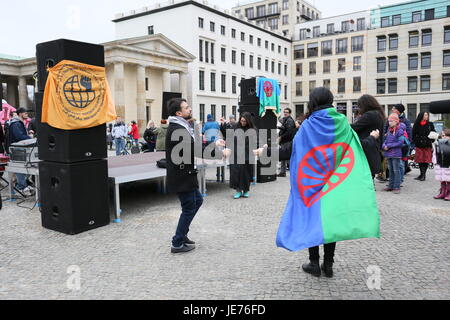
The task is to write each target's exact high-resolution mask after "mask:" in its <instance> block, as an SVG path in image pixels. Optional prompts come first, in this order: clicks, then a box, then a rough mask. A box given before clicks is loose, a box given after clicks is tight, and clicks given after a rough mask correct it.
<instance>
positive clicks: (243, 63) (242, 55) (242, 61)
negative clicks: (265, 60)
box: [241, 52, 245, 67]
mask: <svg viewBox="0 0 450 320" xmlns="http://www.w3.org/2000/svg"><path fill="white" fill-rule="evenodd" d="M241 66H243V67H245V53H243V52H242V53H241Z"/></svg>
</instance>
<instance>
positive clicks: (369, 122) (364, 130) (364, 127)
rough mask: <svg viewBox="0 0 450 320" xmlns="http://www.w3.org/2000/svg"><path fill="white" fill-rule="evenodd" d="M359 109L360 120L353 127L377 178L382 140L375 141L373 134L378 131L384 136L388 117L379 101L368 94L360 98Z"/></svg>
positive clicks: (379, 169)
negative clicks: (384, 127)
mask: <svg viewBox="0 0 450 320" xmlns="http://www.w3.org/2000/svg"><path fill="white" fill-rule="evenodd" d="M358 107H359V115H360V118H359V119H358V120H357V121H356V122H355V123H354V124H352V125H351V126H352V128H353V130H355V132H356V133H357V134H358V136H359V140H360V141H361V145H362V147H363V150H364V153H365V155H366V158H367V161H368V162H369V166H370V171H371V172H372V178H375V175H376V174H377V173H379V172H380V171H381V138H378V139H375V138H374V137H373V136H371V132H372V131H374V130H378V131H379V132H380V134H382V132H383V126H384V123H385V121H386V115H385V114H384V111H383V108H381V106H380V104H379V103H378V101H377V99H375V98H374V97H373V96H371V95H368V94H365V95H363V96H362V97H361V98H359V100H358Z"/></svg>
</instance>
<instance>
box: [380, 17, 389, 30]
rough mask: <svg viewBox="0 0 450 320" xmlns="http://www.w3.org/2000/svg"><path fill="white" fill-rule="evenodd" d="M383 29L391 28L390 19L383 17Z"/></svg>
mask: <svg viewBox="0 0 450 320" xmlns="http://www.w3.org/2000/svg"><path fill="white" fill-rule="evenodd" d="M381 27H382V28H385V27H389V17H381Z"/></svg>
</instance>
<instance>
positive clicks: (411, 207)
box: [0, 170, 450, 300]
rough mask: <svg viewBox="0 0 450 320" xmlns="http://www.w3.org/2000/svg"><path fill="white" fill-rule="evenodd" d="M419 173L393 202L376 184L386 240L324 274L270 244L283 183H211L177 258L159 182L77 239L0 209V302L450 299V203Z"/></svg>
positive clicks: (172, 202)
mask: <svg viewBox="0 0 450 320" xmlns="http://www.w3.org/2000/svg"><path fill="white" fill-rule="evenodd" d="M416 175H418V170H413V172H411V173H410V174H408V175H407V177H406V182H405V187H404V188H402V194H400V195H395V194H392V193H386V192H383V191H380V190H381V189H382V187H383V186H384V185H383V184H381V183H378V182H377V183H376V185H377V190H378V191H377V198H378V205H379V208H380V214H381V233H382V237H381V239H363V240H355V241H346V242H340V243H338V245H337V249H336V257H335V265H334V271H335V276H334V277H333V278H331V279H329V278H325V277H323V276H322V277H321V278H314V277H312V276H310V275H309V274H306V273H304V272H303V271H302V270H301V264H302V263H305V262H307V259H308V253H307V250H304V251H301V252H297V253H291V252H288V251H286V250H284V249H280V248H277V247H276V245H275V235H276V232H277V228H278V224H279V221H280V217H281V215H282V213H283V209H284V205H285V204H286V201H287V198H288V193H289V190H290V187H289V180H288V179H286V178H279V179H278V180H277V181H276V182H274V183H270V184H258V185H256V186H254V187H253V188H252V190H251V197H250V198H249V199H239V200H233V199H232V194H233V192H232V190H231V189H230V188H229V187H228V185H227V184H217V183H215V182H210V183H208V196H207V197H206V198H205V202H204V205H203V207H202V208H201V210H200V212H199V213H198V215H197V217H196V218H195V219H194V222H193V224H192V226H191V232H190V234H189V236H190V238H192V239H193V240H195V241H196V242H197V248H196V250H194V251H192V252H189V253H186V254H181V255H173V254H171V253H170V243H171V237H172V236H173V233H174V231H175V227H176V224H177V221H178V217H179V214H180V205H179V201H178V199H177V198H176V197H175V196H173V195H161V194H159V193H158V192H157V184H156V183H155V182H142V183H135V184H130V185H123V187H122V188H121V194H122V202H123V203H122V206H123V216H122V223H119V224H115V223H111V224H110V225H108V226H106V227H103V228H99V229H96V230H92V231H89V232H85V233H82V234H79V235H76V236H67V235H64V234H60V233H56V232H54V231H50V230H46V229H44V228H42V226H41V220H40V219H41V218H40V212H39V210H38V209H34V210H32V211H30V210H29V209H23V208H19V207H18V206H17V204H16V203H15V202H5V203H4V207H3V209H2V210H1V211H0V215H1V218H2V224H1V225H0V234H1V237H0V299H61V300H71V299H83V300H84V299H149V300H173V299H177V300H178V299H180V300H198V299H206V300H210V299H213V300H234V299H239V300H240V299H243V300H247V299H249V300H254V299H256V300H279V299H286V300H303V299H312V300H316V299H363V300H366V299H450V250H449V248H448V244H449V243H450V223H449V222H450V203H449V202H444V201H441V200H434V199H432V196H433V195H435V193H436V192H437V187H438V183H437V182H436V181H435V180H434V179H433V177H432V172H430V173H429V177H428V179H427V181H425V182H422V183H421V182H417V181H415V180H413V178H414V177H415V176H416ZM208 176H209V178H210V179H214V178H215V171H214V170H211V171H210V172H208ZM2 196H3V197H6V190H4V191H3V192H2ZM33 204H34V202H33V201H31V200H30V201H28V202H26V203H24V204H23V205H26V206H30V207H31V206H33ZM322 254H323V251H322V249H321V255H322Z"/></svg>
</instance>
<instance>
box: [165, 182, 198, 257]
mask: <svg viewBox="0 0 450 320" xmlns="http://www.w3.org/2000/svg"><path fill="white" fill-rule="evenodd" d="M178 198H179V199H180V202H181V209H182V212H181V216H180V219H179V221H178V227H177V231H176V233H175V236H174V237H173V238H172V246H173V247H175V248H179V247H181V246H182V245H183V244H184V240H185V238H186V237H187V234H188V233H189V227H190V225H191V222H192V220H193V219H194V217H195V215H196V214H197V212H198V210H199V209H200V207H201V206H202V204H203V197H202V195H201V193H200V191H198V190H195V191H189V192H179V193H178Z"/></svg>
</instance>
